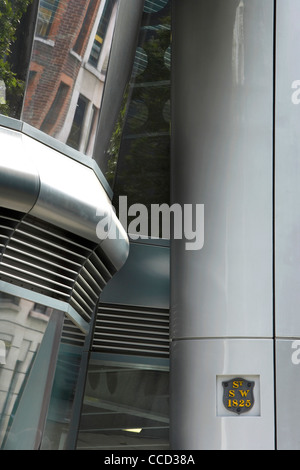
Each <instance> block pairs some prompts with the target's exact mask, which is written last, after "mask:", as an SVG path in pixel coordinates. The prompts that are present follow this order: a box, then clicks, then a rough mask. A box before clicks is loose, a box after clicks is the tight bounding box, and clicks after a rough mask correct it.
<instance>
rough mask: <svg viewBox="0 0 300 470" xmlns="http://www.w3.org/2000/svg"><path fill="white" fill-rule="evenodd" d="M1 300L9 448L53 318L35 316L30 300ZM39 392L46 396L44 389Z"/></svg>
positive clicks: (1, 433)
mask: <svg viewBox="0 0 300 470" xmlns="http://www.w3.org/2000/svg"><path fill="white" fill-rule="evenodd" d="M0 299H1V302H0V355H1V357H2V359H4V360H2V361H1V365H0V448H5V444H6V441H7V438H8V436H9V433H10V430H11V428H12V426H13V424H14V420H15V417H16V416H17V413H19V412H22V410H21V407H22V404H21V403H22V396H23V395H24V390H25V388H26V385H27V384H28V380H29V375H30V373H31V371H32V369H33V366H34V364H35V362H36V358H37V356H38V352H39V350H40V346H41V343H42V340H43V338H44V335H45V332H46V330H47V326H48V323H49V319H50V315H38V316H37V315H32V311H33V307H34V303H33V302H31V301H28V300H24V299H20V298H18V297H15V296H11V295H8V294H4V293H1V295H0ZM41 387H42V385H41ZM36 392H37V393H43V392H42V388H41V390H40V391H36ZM36 411H37V412H38V413H39V412H40V409H38V410H35V406H34V405H33V406H32V414H33V415H34V413H35V412H36ZM25 424H26V423H24V428H26V425H25ZM14 435H15V436H13V437H12V439H14V438H15V439H16V438H17V437H16V436H17V434H16V429H15V428H14ZM21 445H22V444H21V438H20V446H21Z"/></svg>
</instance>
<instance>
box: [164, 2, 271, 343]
mask: <svg viewBox="0 0 300 470" xmlns="http://www.w3.org/2000/svg"><path fill="white" fill-rule="evenodd" d="M172 47H173V49H172V61H173V72H172V73H173V75H172V80H173V96H172V113H173V114H172V203H180V204H204V207H205V216H204V246H203V248H202V249H201V250H195V251H186V250H185V241H184V240H183V241H181V240H175V242H174V243H173V244H172V255H171V270H172V274H171V277H172V307H171V308H172V337H173V338H182V337H184V338H186V337H206V336H207V337H211V336H226V335H228V336H270V335H271V334H272V303H273V299H272V158H273V157H272V121H273V0H264V1H261V0H252V1H242V0H241V1H236V0H234V1H233V0H226V1H224V0H185V1H184V2H182V1H181V0H174V1H173V46H172Z"/></svg>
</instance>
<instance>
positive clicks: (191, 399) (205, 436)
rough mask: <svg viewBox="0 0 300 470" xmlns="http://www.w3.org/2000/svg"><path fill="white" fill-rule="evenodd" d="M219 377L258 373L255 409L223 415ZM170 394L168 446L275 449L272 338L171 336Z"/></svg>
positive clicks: (196, 448)
mask: <svg viewBox="0 0 300 470" xmlns="http://www.w3.org/2000/svg"><path fill="white" fill-rule="evenodd" d="M220 376H225V377H231V378H234V377H239V376H242V377H244V376H248V377H251V378H252V377H254V379H255V380H256V381H257V377H259V383H258V382H257V383H256V385H255V387H256V389H255V387H254V393H255V394H256V395H255V400H256V406H257V407H258V408H257V409H256V410H254V413H249V415H248V414H247V413H244V414H242V415H240V416H237V415H227V416H226V413H225V411H226V410H225V409H224V413H221V412H220V409H221V408H222V405H220V404H219V405H218V403H217V398H218V396H219V393H218V388H217V386H218V378H219V377H220ZM258 385H259V387H258ZM170 399H171V416H170V420H171V448H172V449H182V450H184V449H194V450H261V449H264V450H266V449H269V450H272V449H274V383H273V341H272V340H263V339H257V340H254V339H198V340H181V341H173V342H172V345H171V397H170Z"/></svg>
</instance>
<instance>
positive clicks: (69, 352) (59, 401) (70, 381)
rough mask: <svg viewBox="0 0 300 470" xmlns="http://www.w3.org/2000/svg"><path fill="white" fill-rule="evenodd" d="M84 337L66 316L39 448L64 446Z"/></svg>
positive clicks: (50, 448) (54, 448)
mask: <svg viewBox="0 0 300 470" xmlns="http://www.w3.org/2000/svg"><path fill="white" fill-rule="evenodd" d="M84 339H85V337H84V335H83V333H81V332H80V331H79V330H78V328H77V327H76V326H75V325H74V324H72V323H71V321H70V320H68V319H67V318H65V322H64V328H63V332H62V338H61V343H60V348H59V352H58V359H57V366H56V371H55V376H54V381H53V386H52V393H51V399H50V404H49V409H48V414H47V419H46V424H45V428H44V433H43V439H42V442H41V447H40V448H41V450H57V449H59V450H62V449H66V446H67V436H68V433H69V431H70V423H71V416H72V411H73V405H74V397H75V392H76V388H77V382H78V377H79V369H80V364H81V359H82V349H83V344H84Z"/></svg>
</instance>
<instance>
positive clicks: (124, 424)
mask: <svg viewBox="0 0 300 470" xmlns="http://www.w3.org/2000/svg"><path fill="white" fill-rule="evenodd" d="M168 388H169V374H168V371H167V370H155V368H153V369H151V368H150V367H149V366H148V367H147V368H143V367H142V366H141V365H139V366H138V365H134V364H127V365H125V364H120V363H119V364H118V363H110V364H107V363H105V362H101V361H98V360H96V359H92V360H91V361H90V364H89V369H88V376H87V383H86V389H85V396H84V402H83V409H82V414H81V423H80V428H79V434H78V441H77V449H78V450H101V449H115V450H129V449H139V450H141V449H143V450H147V449H156V450H157V449H168V448H169V418H168V408H169V393H168Z"/></svg>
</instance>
